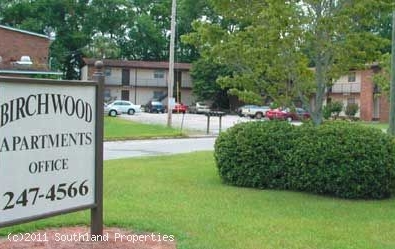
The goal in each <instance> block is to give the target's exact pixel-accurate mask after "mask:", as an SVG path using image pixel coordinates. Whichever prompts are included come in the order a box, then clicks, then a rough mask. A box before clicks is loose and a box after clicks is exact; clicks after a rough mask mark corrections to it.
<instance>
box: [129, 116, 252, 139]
mask: <svg viewBox="0 0 395 249" xmlns="http://www.w3.org/2000/svg"><path fill="white" fill-rule="evenodd" d="M121 117H122V118H125V119H129V120H133V121H136V122H141V123H151V124H163V125H166V124H167V113H160V114H156V113H144V112H143V113H137V114H135V115H127V114H123V115H121ZM250 120H251V119H250V118H244V117H239V116H236V115H226V116H223V117H222V130H226V129H227V128H229V127H231V126H233V125H235V124H237V123H240V122H247V121H250ZM172 124H173V127H175V128H180V129H181V127H182V128H183V129H188V130H196V131H201V132H204V133H205V132H206V130H207V117H206V116H205V115H203V114H190V113H186V114H185V115H184V114H178V113H174V114H173V115H172ZM218 133H219V117H211V118H210V134H218Z"/></svg>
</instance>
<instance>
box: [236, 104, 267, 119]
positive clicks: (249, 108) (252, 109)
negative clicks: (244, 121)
mask: <svg viewBox="0 0 395 249" xmlns="http://www.w3.org/2000/svg"><path fill="white" fill-rule="evenodd" d="M269 110H270V107H269V106H257V105H244V106H241V107H240V108H239V109H238V110H237V112H238V114H239V116H241V117H250V118H257V119H261V118H263V117H265V115H266V112H267V111H269Z"/></svg>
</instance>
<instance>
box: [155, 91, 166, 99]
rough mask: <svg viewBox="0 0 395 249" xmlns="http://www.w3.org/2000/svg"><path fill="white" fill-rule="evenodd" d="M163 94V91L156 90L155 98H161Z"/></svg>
mask: <svg viewBox="0 0 395 249" xmlns="http://www.w3.org/2000/svg"><path fill="white" fill-rule="evenodd" d="M163 95H164V93H163V91H154V99H160V98H162V96H163Z"/></svg>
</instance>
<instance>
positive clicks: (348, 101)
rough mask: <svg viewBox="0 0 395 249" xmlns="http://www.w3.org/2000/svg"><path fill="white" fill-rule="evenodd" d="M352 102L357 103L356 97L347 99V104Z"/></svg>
mask: <svg viewBox="0 0 395 249" xmlns="http://www.w3.org/2000/svg"><path fill="white" fill-rule="evenodd" d="M350 104H355V98H348V99H347V105H350Z"/></svg>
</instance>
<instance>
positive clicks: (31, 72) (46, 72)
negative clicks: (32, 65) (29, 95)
mask: <svg viewBox="0 0 395 249" xmlns="http://www.w3.org/2000/svg"><path fill="white" fill-rule="evenodd" d="M4 74H18V75H58V76H61V75H63V73H62V72H56V71H49V70H8V69H1V68H0V75H4Z"/></svg>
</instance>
